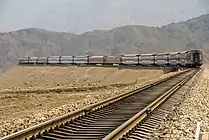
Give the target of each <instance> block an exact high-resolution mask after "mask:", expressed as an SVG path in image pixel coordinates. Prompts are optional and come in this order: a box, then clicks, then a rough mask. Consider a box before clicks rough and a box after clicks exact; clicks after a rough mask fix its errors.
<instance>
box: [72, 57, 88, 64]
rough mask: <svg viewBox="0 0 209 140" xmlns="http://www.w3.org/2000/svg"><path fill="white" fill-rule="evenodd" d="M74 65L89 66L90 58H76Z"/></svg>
mask: <svg viewBox="0 0 209 140" xmlns="http://www.w3.org/2000/svg"><path fill="white" fill-rule="evenodd" d="M74 63H75V64H88V63H89V56H75V57H74Z"/></svg>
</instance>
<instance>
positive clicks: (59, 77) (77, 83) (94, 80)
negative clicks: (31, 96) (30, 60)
mask: <svg viewBox="0 0 209 140" xmlns="http://www.w3.org/2000/svg"><path fill="white" fill-rule="evenodd" d="M162 74H163V73H162V71H161V70H148V69H141V70H138V69H119V68H102V67H76V66H72V67H19V66H16V67H14V68H12V69H11V70H9V71H8V72H6V73H5V74H3V75H1V76H0V90H3V89H4V90H5V89H10V90H19V89H46V88H47V89H49V88H69V87H89V86H91V87H92V86H105V85H115V84H130V83H134V82H137V81H138V82H139V81H145V80H148V79H150V78H154V77H158V76H160V75H162Z"/></svg>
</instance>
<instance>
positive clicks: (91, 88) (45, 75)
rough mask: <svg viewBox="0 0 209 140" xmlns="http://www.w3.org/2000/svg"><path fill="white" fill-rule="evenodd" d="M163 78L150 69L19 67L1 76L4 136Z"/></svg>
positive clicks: (0, 108) (0, 109)
mask: <svg viewBox="0 0 209 140" xmlns="http://www.w3.org/2000/svg"><path fill="white" fill-rule="evenodd" d="M160 76H164V75H163V72H162V71H161V70H148V69H141V70H139V69H138V70H137V69H118V68H101V67H20V66H16V67H14V68H12V69H11V70H9V71H7V72H6V73H4V74H3V75H1V76H0V132H1V135H2V136H4V135H7V134H9V133H12V132H15V131H18V130H21V129H23V128H27V127H29V126H32V125H34V124H37V123H38V122H43V121H45V120H48V119H50V118H53V117H56V116H59V115H61V114H65V113H67V112H70V111H73V110H76V109H78V108H81V107H84V106H86V105H89V104H92V103H96V102H98V101H101V100H103V99H106V98H109V97H112V96H115V95H117V94H120V93H124V92H125V91H130V90H133V87H134V85H135V86H136V85H138V86H139V85H143V84H145V83H146V82H147V81H149V80H151V79H158V78H159V77H160ZM135 88H136V87H135ZM51 89H52V90H51ZM4 91H9V92H4ZM47 91H49V92H47ZM119 91H120V92H119Z"/></svg>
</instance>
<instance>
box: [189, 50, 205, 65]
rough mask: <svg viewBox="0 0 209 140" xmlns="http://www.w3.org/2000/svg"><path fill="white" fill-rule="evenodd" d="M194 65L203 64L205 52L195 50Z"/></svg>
mask: <svg viewBox="0 0 209 140" xmlns="http://www.w3.org/2000/svg"><path fill="white" fill-rule="evenodd" d="M192 53H193V60H191V61H192V66H194V67H199V66H201V65H202V64H203V53H202V51H200V50H193V51H192Z"/></svg>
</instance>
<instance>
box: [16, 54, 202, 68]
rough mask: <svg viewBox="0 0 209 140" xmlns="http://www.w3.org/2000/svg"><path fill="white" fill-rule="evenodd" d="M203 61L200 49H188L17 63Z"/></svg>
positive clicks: (158, 63)
mask: <svg viewBox="0 0 209 140" xmlns="http://www.w3.org/2000/svg"><path fill="white" fill-rule="evenodd" d="M202 63H203V54H202V52H201V51H200V50H189V51H181V52H171V53H154V54H124V55H116V56H87V55H86V56H49V57H23V58H20V59H19V64H20V65H23V64H26V65H28V64H30V65H31V64H32V65H36V64H37V65H39V64H41V65H47V64H48V65H97V64H99V65H140V66H171V67H199V66H201V65H202Z"/></svg>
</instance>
